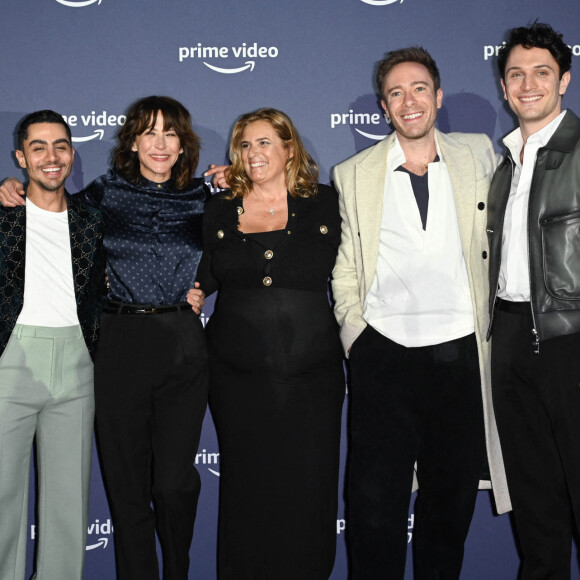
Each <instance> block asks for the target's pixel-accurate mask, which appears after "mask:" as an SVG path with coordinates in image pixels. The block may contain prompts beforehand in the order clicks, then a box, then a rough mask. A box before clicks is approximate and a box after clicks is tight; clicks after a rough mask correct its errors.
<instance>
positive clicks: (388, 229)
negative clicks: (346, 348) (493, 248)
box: [363, 139, 474, 347]
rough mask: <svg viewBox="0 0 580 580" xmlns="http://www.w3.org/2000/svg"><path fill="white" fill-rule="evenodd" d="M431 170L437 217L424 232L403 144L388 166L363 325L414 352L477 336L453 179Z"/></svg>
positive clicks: (439, 167) (441, 169) (431, 212)
mask: <svg viewBox="0 0 580 580" xmlns="http://www.w3.org/2000/svg"><path fill="white" fill-rule="evenodd" d="M437 152H438V154H439V158H440V161H439V162H436V163H430V164H429V167H428V184H429V209H428V213H427V224H426V229H425V230H423V224H422V222H421V216H420V214H419V208H418V206H417V201H416V199H415V196H414V194H413V188H412V185H411V179H410V177H409V175H408V174H407V173H404V172H401V171H396V168H397V167H399V166H400V165H402V164H403V163H405V161H406V160H405V155H404V153H403V150H402V148H401V146H400V144H399V141H398V140H397V139H395V140H394V142H393V145H392V147H391V150H390V151H389V155H388V158H387V170H386V175H385V192H384V198H383V214H382V222H381V231H380V241H379V255H378V259H377V268H376V274H375V278H374V281H373V283H372V285H371V288H370V290H369V292H368V294H367V296H366V299H365V304H364V311H363V318H364V319H365V321H366V322H367V323H368V324H370V325H371V326H372V327H373V328H375V329H376V330H377V331H378V332H380V333H381V334H383V335H384V336H386V337H387V338H389V339H391V340H393V341H394V342H397V343H398V344H402V345H403V346H406V347H418V346H428V345H433V344H440V343H442V342H446V341H449V340H454V339H456V338H460V337H462V336H467V335H468V334H470V333H472V332H473V331H474V322H473V306H472V303H471V294H470V289H469V280H468V277H467V267H466V265H465V260H464V258H463V251H462V247H461V239H460V236H459V226H458V222H457V213H456V210H455V201H454V197H453V189H452V187H451V180H450V178H449V172H448V170H447V166H446V165H445V159H444V158H443V156H442V154H441V151H440V150H439V145H438V144H437Z"/></svg>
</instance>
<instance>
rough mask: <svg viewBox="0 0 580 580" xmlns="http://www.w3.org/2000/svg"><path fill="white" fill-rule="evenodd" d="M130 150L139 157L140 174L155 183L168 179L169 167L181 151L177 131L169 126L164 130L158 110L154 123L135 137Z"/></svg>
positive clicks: (169, 175)
mask: <svg viewBox="0 0 580 580" xmlns="http://www.w3.org/2000/svg"><path fill="white" fill-rule="evenodd" d="M131 150H132V151H135V152H136V153H137V156H138V157H139V167H140V171H141V175H143V177H145V179H148V180H149V181H154V182H155V183H163V182H164V181H167V180H168V179H170V177H171V169H172V168H173V166H174V165H175V163H176V162H177V159H178V158H179V156H180V155H181V154H182V153H183V149H182V147H181V143H180V141H179V137H178V136H177V133H176V132H175V131H174V130H173V129H172V128H171V127H170V128H169V129H167V131H166V130H164V128H163V115H162V114H161V113H160V112H159V113H157V118H156V119H155V124H154V125H152V126H151V127H149V128H148V129H147V130H146V131H145V132H143V133H141V134H140V135H137V137H135V141H134V143H133V146H132V147H131Z"/></svg>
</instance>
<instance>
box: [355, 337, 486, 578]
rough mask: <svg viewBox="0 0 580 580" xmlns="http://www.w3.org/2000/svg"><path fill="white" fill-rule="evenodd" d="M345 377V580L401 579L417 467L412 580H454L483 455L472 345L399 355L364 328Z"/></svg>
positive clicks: (463, 342) (465, 341) (461, 342)
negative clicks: (347, 445) (348, 569)
mask: <svg viewBox="0 0 580 580" xmlns="http://www.w3.org/2000/svg"><path fill="white" fill-rule="evenodd" d="M350 367H351V387H350V391H349V399H350V403H349V404H350V451H349V470H348V496H347V527H346V529H347V540H348V550H349V557H350V566H351V578H352V579H353V580H387V579H389V580H390V579H393V580H395V579H396V580H400V579H402V578H403V576H404V570H405V560H406V547H407V522H408V519H407V518H408V509H409V501H410V496H411V486H412V480H413V465H414V463H415V461H417V469H418V471H417V476H418V480H419V486H420V490H419V493H418V496H417V502H416V505H415V527H414V530H413V553H414V568H415V579H427V578H429V579H440V580H443V579H445V580H448V579H449V580H450V579H457V578H459V574H460V571H461V564H462V561H463V545H464V542H465V538H466V536H467V532H468V530H469V524H470V522H471V518H472V515H473V510H474V507H475V499H476V495H477V488H478V481H479V477H480V475H481V471H482V468H483V464H484V453H485V451H484V450H485V443H484V427H483V405H482V396H481V382H480V373H479V364H478V355H477V344H476V340H475V337H474V335H469V336H466V337H464V338H460V339H457V340H453V341H450V342H446V343H443V344H438V345H434V346H426V347H419V348H406V347H404V346H401V345H399V344H396V343H395V342H393V341H391V340H389V339H387V338H385V337H384V336H382V335H381V334H379V333H378V332H377V331H376V330H374V329H373V328H372V327H371V326H367V328H366V329H365V331H364V332H363V333H362V334H361V336H360V337H359V338H358V339H357V340H356V341H355V343H354V345H353V347H352V349H351V353H350Z"/></svg>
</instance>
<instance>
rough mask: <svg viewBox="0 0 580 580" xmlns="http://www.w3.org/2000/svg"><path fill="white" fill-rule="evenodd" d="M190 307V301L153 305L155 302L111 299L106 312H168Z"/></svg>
mask: <svg viewBox="0 0 580 580" xmlns="http://www.w3.org/2000/svg"><path fill="white" fill-rule="evenodd" d="M189 309H191V306H190V304H189V302H180V303H179V304H167V305H163V306H153V304H125V303H124V302H116V301H115V300H109V303H108V304H107V306H105V310H104V312H105V313H106V314H166V313H167V312H179V311H181V310H189Z"/></svg>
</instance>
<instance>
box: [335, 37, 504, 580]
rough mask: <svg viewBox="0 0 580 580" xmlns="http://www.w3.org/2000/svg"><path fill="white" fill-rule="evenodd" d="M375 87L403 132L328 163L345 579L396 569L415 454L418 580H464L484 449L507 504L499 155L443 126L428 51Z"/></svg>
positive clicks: (397, 64)
mask: <svg viewBox="0 0 580 580" xmlns="http://www.w3.org/2000/svg"><path fill="white" fill-rule="evenodd" d="M377 87H378V90H379V92H380V95H381V98H382V101H381V102H382V106H383V108H384V110H385V113H386V114H387V116H388V117H389V118H390V121H392V124H393V126H394V128H395V132H394V133H393V134H392V135H390V136H389V137H387V138H386V139H385V140H383V141H382V142H380V143H378V144H377V145H375V146H373V147H371V148H369V149H366V150H365V151H362V152H360V153H358V154H357V155H355V156H354V157H352V158H351V159H348V160H347V161H345V162H343V163H341V164H339V165H338V166H337V167H336V169H335V171H334V182H335V185H336V186H337V188H338V190H339V203H340V210H341V216H342V220H343V226H342V241H341V245H340V249H339V252H338V258H337V261H336V266H335V268H334V272H333V281H332V289H333V295H334V299H335V303H336V306H335V313H336V317H337V320H338V322H339V324H340V327H341V338H342V341H343V345H344V349H345V352H346V353H347V356H349V358H350V371H351V374H350V377H351V381H350V389H349V399H350V401H349V406H350V421H349V428H350V433H349V435H350V438H349V472H348V490H347V534H348V535H347V543H348V550H349V559H350V568H351V570H350V571H351V578H352V579H353V580H375V579H376V580H379V579H380V580H385V579H397V580H400V579H402V578H403V575H404V569H405V554H406V546H407V531H408V530H407V527H408V525H407V516H408V508H409V501H410V496H411V490H412V485H413V475H414V465H415V464H416V469H417V471H416V476H417V479H418V483H419V486H420V490H419V494H418V499H417V502H416V505H415V520H414V529H413V544H414V547H413V553H414V560H415V565H414V569H415V578H416V579H427V578H429V579H432V578H445V579H454V578H455V579H456V578H459V574H460V571H461V564H462V560H463V546H464V542H465V538H466V535H467V532H468V529H469V524H470V522H471V518H472V514H473V509H474V505H475V499H476V494H477V489H478V481H479V479H480V476H481V474H482V472H483V469H484V463H485V453H486V444H487V457H488V461H489V468H490V473H491V480H492V484H493V487H494V492H495V498H496V505H497V509H498V512H500V513H501V512H504V511H507V510H509V509H510V504H509V497H508V495H507V489H506V483H505V474H504V471H503V464H502V458H501V451H500V448H499V442H498V438H497V432H496V427H495V422H494V417H493V409H492V403H491V394H490V393H489V366H488V344H487V343H486V341H485V331H486V329H487V326H488V302H487V300H488V297H487V288H488V286H487V281H488V266H487V252H488V241H487V235H486V232H485V226H486V210H487V207H486V205H487V192H488V188H489V183H490V181H491V177H492V174H493V171H494V169H495V167H496V155H495V152H494V150H493V146H492V144H491V141H490V140H489V138H488V137H486V136H485V135H468V134H461V133H454V134H449V135H445V134H443V133H441V132H439V131H437V130H436V129H435V126H434V124H435V120H436V117H437V111H438V109H439V108H440V107H441V102H442V98H443V93H442V91H441V88H440V78H439V71H438V69H437V65H436V64H435V62H434V60H433V59H432V57H431V56H430V55H429V53H428V52H427V51H425V50H424V49H422V48H417V47H413V48H407V49H402V50H397V51H393V52H390V53H389V54H388V56H387V58H386V59H385V60H383V61H382V62H381V63H380V65H379V68H378V73H377Z"/></svg>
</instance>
